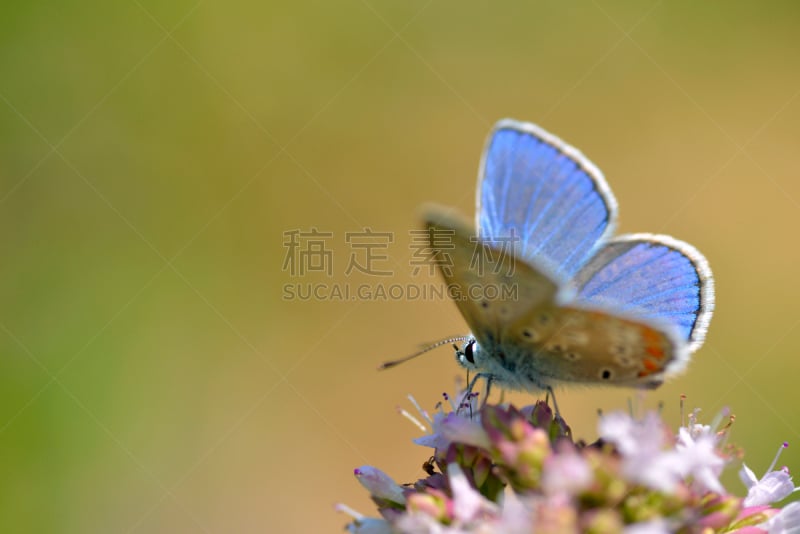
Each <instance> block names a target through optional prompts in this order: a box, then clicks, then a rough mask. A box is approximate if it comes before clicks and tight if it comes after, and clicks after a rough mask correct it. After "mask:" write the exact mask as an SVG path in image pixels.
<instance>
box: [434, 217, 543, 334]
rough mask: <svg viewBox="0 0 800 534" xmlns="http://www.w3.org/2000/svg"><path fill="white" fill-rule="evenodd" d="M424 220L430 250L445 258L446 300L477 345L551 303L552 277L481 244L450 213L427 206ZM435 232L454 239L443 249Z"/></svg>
mask: <svg viewBox="0 0 800 534" xmlns="http://www.w3.org/2000/svg"><path fill="white" fill-rule="evenodd" d="M424 218H425V224H426V227H427V229H428V235H429V236H431V237H430V239H431V241H430V245H431V247H432V248H433V249H434V251H435V252H436V254H438V255H440V256H445V255H447V256H448V258H449V261H446V262H438V265H439V267H440V272H441V273H442V275H443V276H444V278H445V281H446V282H447V285H448V290H449V292H450V296H451V297H452V298H453V300H454V301H455V302H456V304H457V305H458V308H459V310H460V311H461V313H462V315H463V316H464V319H465V320H466V321H467V324H468V325H469V326H470V328H471V329H472V332H473V334H475V335H476V336H477V337H478V338H479V340H480V341H483V338H484V336H486V335H488V336H489V337H491V336H493V335H496V334H498V333H499V331H500V329H501V328H502V327H503V326H504V325H507V324H509V323H511V322H514V321H515V320H516V319H517V318H519V317H522V316H524V315H526V314H528V313H530V311H531V310H533V309H537V308H538V307H540V306H545V305H547V306H551V305H552V303H553V302H554V299H555V296H556V293H557V292H558V285H557V284H556V283H555V282H554V281H553V279H552V278H551V277H550V276H548V275H546V274H544V273H543V272H540V271H539V270H537V269H536V268H534V267H533V266H531V265H527V264H524V263H521V262H518V261H517V260H516V259H515V257H514V255H513V254H509V253H508V251H503V250H498V249H497V248H495V247H492V246H489V245H487V244H486V243H483V242H481V241H479V240H478V239H477V238H476V236H475V230H474V229H473V228H472V227H471V226H470V225H469V224H467V223H466V222H465V221H464V220H463V219H461V218H460V217H458V216H456V215H455V214H453V212H452V210H448V209H447V208H443V207H439V206H429V207H427V208H426V209H425V211H424ZM437 234H439V235H450V236H452V239H451V241H450V242H449V243H447V244H446V245H443V244H441V243H439V242H437V241H436V238H435V237H434V236H435V235H437ZM445 247H446V248H445ZM487 258H488V259H491V260H492V261H487Z"/></svg>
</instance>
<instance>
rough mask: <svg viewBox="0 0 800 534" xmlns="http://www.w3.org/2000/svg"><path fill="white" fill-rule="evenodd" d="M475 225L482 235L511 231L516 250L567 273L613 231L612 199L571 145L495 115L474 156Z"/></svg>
mask: <svg viewBox="0 0 800 534" xmlns="http://www.w3.org/2000/svg"><path fill="white" fill-rule="evenodd" d="M477 194H478V199H477V224H478V228H479V230H480V235H481V237H483V238H484V239H486V240H487V241H493V240H495V239H499V238H508V237H510V236H516V237H517V238H518V239H519V247H520V255H519V257H520V258H522V259H524V260H526V261H530V260H532V259H536V260H537V261H538V262H539V264H540V265H541V264H546V265H548V266H549V267H550V269H551V270H554V271H556V274H558V275H559V276H560V277H561V278H566V279H569V278H572V276H574V274H575V273H576V272H577V271H578V270H579V269H580V268H581V266H582V265H584V263H586V261H588V260H589V258H590V257H591V255H592V253H593V251H594V249H595V248H596V246H598V244H599V243H601V242H603V241H604V240H605V239H606V238H608V237H609V236H610V235H611V234H612V233H613V230H614V226H615V224H616V217H617V202H616V200H615V199H614V196H613V195H612V193H611V190H610V189H609V187H608V185H607V184H606V181H605V178H603V175H602V173H601V172H600V170H599V169H598V168H597V167H595V166H594V164H593V163H592V162H591V161H589V160H588V159H587V158H586V157H584V156H583V154H581V153H580V152H579V151H578V150H577V149H575V148H573V147H571V146H569V145H567V144H566V143H564V142H563V141H562V140H561V139H559V138H557V137H555V136H553V135H551V134H549V133H547V132H545V131H544V130H542V129H541V128H539V127H538V126H536V125H533V124H530V123H522V122H517V121H513V120H510V119H506V120H502V121H500V122H498V123H497V124H496V125H495V127H494V129H493V131H492V133H491V134H490V135H489V138H488V140H487V143H486V147H485V149H484V153H483V157H482V159H481V167H480V172H479V176H478V192H477Z"/></svg>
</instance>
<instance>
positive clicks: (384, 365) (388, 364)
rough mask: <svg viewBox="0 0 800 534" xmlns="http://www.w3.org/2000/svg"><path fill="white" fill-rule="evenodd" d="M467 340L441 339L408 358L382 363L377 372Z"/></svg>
mask: <svg viewBox="0 0 800 534" xmlns="http://www.w3.org/2000/svg"><path fill="white" fill-rule="evenodd" d="M469 338H470V337H469V336H457V337H449V338H447V339H442V340H441V341H437V342H436V343H433V344H431V345H428V346H427V347H424V348H423V349H421V350H418V351H417V352H415V353H414V354H410V355H408V356H405V357H403V358H399V359H397V360H391V361H388V362H384V363H382V364H380V365H379V366H378V370H379V371H383V370H384V369H390V368H392V367H395V366H397V365H400V364H401V363H405V362H407V361H408V360H411V359H413V358H416V357H417V356H421V355H423V354H425V353H426V352H428V351H431V350H433V349H438V348H439V347H441V346H442V345H450V344H451V343H455V342H456V341H466V340H468V339H469Z"/></svg>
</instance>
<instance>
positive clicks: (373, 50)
mask: <svg viewBox="0 0 800 534" xmlns="http://www.w3.org/2000/svg"><path fill="white" fill-rule="evenodd" d="M799 24H800V8H798V7H797V5H796V3H794V2H789V1H786V2H760V3H751V2H724V3H723V2H709V3H702V4H701V3H698V2H692V1H689V0H685V1H669V2H662V1H656V2H652V1H648V2H634V1H628V2H617V1H609V0H596V1H590V2H570V3H569V4H562V3H556V2H527V3H516V4H506V3H503V4H502V5H501V4H497V3H488V2H464V1H460V2H454V1H451V2H442V1H427V0H423V1H408V2H393V3H386V2H377V1H374V0H353V1H345V2H325V1H301V2H284V3H276V2H267V3H259V2H236V1H234V2H225V3H223V2H219V1H215V0H202V1H200V2H196V1H194V0H188V1H183V0H182V1H178V2H169V3H168V2H156V1H154V0H131V1H123V2H99V1H95V2H79V3H76V2H73V3H62V2H52V1H51V2H46V1H38V0H33V1H30V2H5V3H3V5H2V6H0V217H1V218H2V220H0V249H1V250H2V258H3V259H2V261H1V262H0V299H1V300H0V302H2V305H1V306H0V349H2V350H1V352H0V355H1V356H2V357H0V480H2V484H1V485H0V488H2V489H1V490H0V531H3V532H82V533H85V532H207V533H208V532H298V531H305V532H323V531H339V530H340V529H341V527H342V526H343V525H344V524H345V522H346V521H347V518H346V517H345V516H343V515H340V514H337V513H336V512H334V510H333V504H334V503H336V502H339V501H343V502H346V503H348V504H350V505H352V506H353V507H355V508H357V509H359V510H360V511H362V512H364V513H372V510H373V506H372V505H371V503H370V502H369V500H368V498H367V495H366V492H365V491H363V490H362V489H361V488H360V486H359V485H358V483H357V482H356V481H355V479H354V478H353V476H352V469H353V468H354V467H356V466H359V465H362V464H366V463H370V464H374V465H377V466H379V467H381V468H382V469H384V470H385V471H387V472H388V473H389V474H391V475H392V476H393V477H395V478H396V479H397V480H399V481H412V480H415V479H416V478H417V477H419V476H421V475H422V470H421V465H422V463H423V461H424V460H425V459H426V458H427V456H428V451H427V450H425V449H422V448H419V447H416V446H414V445H412V444H411V443H410V440H411V439H412V438H414V437H416V436H417V435H418V431H417V430H416V429H415V428H414V427H413V426H412V425H410V424H409V423H408V422H407V421H405V420H404V419H402V418H400V417H399V416H398V415H397V414H396V412H395V406H396V405H401V406H408V402H407V401H406V400H405V395H407V394H409V393H411V394H413V395H415V396H416V398H417V399H419V400H420V402H421V403H422V404H423V405H424V406H426V407H429V408H430V407H432V406H433V404H434V403H435V402H437V401H438V399H439V395H440V392H442V391H445V390H448V391H450V390H452V389H453V384H454V380H455V379H456V377H460V376H462V373H461V372H460V371H459V370H458V368H457V367H456V365H455V364H454V362H453V356H452V354H451V353H450V351H448V350H445V349H442V350H440V351H437V352H433V353H431V354H428V355H426V356H425V357H424V358H421V359H419V360H416V361H414V362H412V363H408V364H406V365H403V366H401V367H399V368H397V369H395V370H392V371H391V372H383V373H378V372H376V371H375V367H376V365H377V364H378V363H380V362H381V361H383V360H385V359H388V358H393V357H398V356H402V355H404V354H407V353H409V352H411V351H413V350H414V349H415V348H416V347H417V345H418V344H419V343H421V342H425V341H430V340H435V339H439V338H442V337H444V336H447V335H453V334H459V333H465V331H466V327H465V325H464V323H463V320H462V319H461V318H460V316H459V314H458V312H457V310H456V308H455V306H454V305H453V304H452V303H451V302H447V301H444V300H435V301H427V302H426V301H421V300H416V301H415V300H408V299H398V300H391V299H390V300H384V301H381V300H360V301H344V302H343V301H329V300H316V299H311V300H309V301H299V300H294V301H289V300H285V299H283V298H282V297H283V295H282V292H283V289H282V288H283V286H284V284H293V283H297V282H302V283H315V284H316V283H334V282H336V283H350V284H357V283H366V284H368V285H369V286H370V287H374V286H376V285H378V284H379V283H386V282H387V280H388V281H391V282H397V283H402V284H406V283H421V282H430V283H436V282H437V279H436V278H434V277H427V276H423V275H418V276H412V273H411V268H410V267H409V264H408V256H409V254H410V253H411V249H410V248H409V244H410V236H409V230H411V229H415V228H417V225H418V211H417V210H418V207H419V205H420V204H421V203H423V202H426V201H438V202H441V203H445V204H450V205H455V206H457V207H458V208H459V209H460V210H461V211H463V212H464V213H465V214H467V215H469V216H472V213H473V210H474V207H473V206H474V186H475V176H476V172H477V166H478V159H479V155H480V150H481V147H482V145H483V141H484V137H485V135H486V133H487V132H488V130H489V129H490V127H491V125H492V124H493V123H494V122H495V121H496V120H497V119H499V118H502V117H506V116H509V117H515V118H518V119H523V120H529V121H533V122H536V123H538V124H540V125H542V126H543V127H545V128H546V129H548V130H550V131H552V132H554V133H556V134H557V135H559V136H561V137H563V138H564V139H566V140H567V141H568V142H570V143H571V144H574V145H576V146H577V147H579V148H580V149H581V150H582V151H583V152H584V153H586V154H587V155H588V156H589V157H590V158H591V159H592V160H593V161H594V162H595V163H596V164H597V165H598V166H599V167H600V168H601V169H602V170H603V171H604V172H605V174H606V177H607V178H608V180H609V182H610V184H611V186H612V188H613V190H614V192H615V193H616V195H617V198H618V200H619V202H620V213H621V228H620V230H621V231H623V232H634V231H651V232H661V233H668V234H672V235H674V236H676V237H678V238H681V239H684V240H687V241H689V242H691V243H692V244H694V245H696V246H697V247H698V248H699V249H700V250H701V251H703V252H704V254H705V255H706V256H707V257H708V258H709V260H710V262H711V265H712V267H713V269H714V274H715V275H716V280H717V312H716V314H715V316H714V320H713V321H712V323H711V328H710V333H709V338H708V341H707V343H706V345H705V346H704V347H703V349H702V350H701V351H700V352H699V353H697V354H696V355H695V358H694V361H693V363H692V365H691V368H690V370H689V372H688V374H686V375H685V376H683V377H681V378H679V379H676V380H674V381H672V382H670V383H669V384H667V385H666V386H664V387H663V388H661V389H660V390H658V391H656V392H654V393H653V394H651V395H649V396H648V397H647V400H646V403H647V405H648V406H656V405H657V404H658V403H659V402H663V403H664V405H665V417H666V418H667V420H668V421H670V422H672V423H673V424H674V425H677V424H678V421H679V415H678V398H679V395H680V394H681V393H685V394H686V395H687V396H688V401H687V404H688V406H689V407H695V406H698V407H702V408H703V412H702V417H705V419H706V420H708V419H710V418H711V417H712V416H713V415H714V414H715V413H717V412H718V411H719V410H720V409H721V408H722V407H724V406H728V407H730V408H731V410H732V411H733V412H734V413H735V414H736V416H737V419H736V423H735V425H734V427H733V430H732V436H731V439H732V441H734V442H736V443H737V444H739V445H741V446H742V447H743V449H744V450H745V451H746V459H747V461H748V464H749V465H750V466H751V467H752V468H754V470H755V471H756V472H757V473H758V474H759V475H761V474H762V473H763V471H764V470H765V469H766V467H767V466H768V464H769V462H770V461H771V459H772V456H773V453H774V451H775V450H776V449H777V447H778V445H779V444H780V443H781V442H783V441H784V440H786V441H789V442H793V443H797V446H798V448H792V447H790V448H789V449H788V450H787V451H786V453H785V454H784V457H783V458H782V463H784V464H787V465H789V466H790V468H792V467H793V468H794V469H795V471H797V470H800V452H797V451H798V450H800V430H799V429H800V416H799V415H800V413H799V412H800V410H799V409H798V389H797V388H798V386H797V383H798V376H799V375H800V363H799V362H800V358H798V350H799V349H800V328H799V327H798V324H799V323H800V309H799V307H798V302H800V300H798V296H799V293H800V291H798V285H797V281H796V276H797V272H798V265H799V264H800V247H798V246H797V239H798V237H797V235H798V234H797V232H798V226H800V210H798V208H799V207H800V180H799V179H798V165H797V151H798V142H799V141H800V97H799V95H800V70H798V69H797V59H798V56H799V55H800V39H798V37H797V27H798V25H799ZM312 227H316V228H317V229H319V231H321V232H330V233H332V234H333V237H332V239H331V240H330V242H329V249H330V250H331V251H332V261H333V263H332V277H331V278H329V277H328V276H327V275H325V274H324V273H319V272H314V273H307V274H306V275H305V276H302V277H300V276H293V275H292V273H291V272H289V271H286V270H283V269H282V266H283V263H284V260H285V256H286V254H287V251H288V249H287V248H285V247H284V240H285V235H284V233H285V232H287V231H290V230H294V229H300V230H309V229H311V228H312ZM365 227H368V228H371V229H372V230H374V231H376V232H394V236H395V239H394V242H393V243H392V244H391V245H390V246H389V247H388V249H387V250H386V251H385V252H383V254H386V255H388V256H389V260H386V261H385V262H383V263H380V264H376V265H380V266H381V267H387V266H388V267H391V270H392V271H393V276H392V277H390V278H388V279H378V278H376V277H368V276H366V275H362V274H358V273H354V274H352V275H351V276H349V277H348V276H345V274H344V272H345V268H346V266H347V263H348V261H349V256H350V252H351V248H350V245H349V244H348V243H346V240H345V233H346V232H357V231H361V230H362V229H363V228H365ZM630 396H631V392H629V391H621V390H620V391H617V390H614V391H608V390H603V389H578V390H567V391H563V392H561V394H560V396H559V402H560V404H561V407H562V410H563V412H564V415H565V416H566V418H567V420H568V421H569V422H570V423H571V425H572V427H573V431H574V432H575V434H576V435H577V436H582V437H585V438H587V439H593V437H594V436H595V421H596V415H595V414H596V410H597V409H603V410H611V409H614V408H624V407H625V406H626V402H627V399H628V398H629V397H630ZM507 398H510V399H512V400H514V401H516V402H522V403H529V402H531V401H532V397H531V396H530V395H517V394H515V395H510V396H508V397H507ZM735 467H736V468H738V466H735ZM727 481H728V486H729V488H730V489H731V490H735V491H738V492H740V493H741V492H742V490H743V488H742V487H740V485H739V483H738V481H736V479H735V469H731V471H730V473H729V475H728V477H727Z"/></svg>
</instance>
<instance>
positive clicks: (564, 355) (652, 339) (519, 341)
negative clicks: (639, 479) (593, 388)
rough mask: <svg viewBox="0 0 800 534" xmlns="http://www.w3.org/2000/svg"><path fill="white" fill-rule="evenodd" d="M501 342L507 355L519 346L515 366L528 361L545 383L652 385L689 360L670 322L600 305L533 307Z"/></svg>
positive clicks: (641, 386)
mask: <svg viewBox="0 0 800 534" xmlns="http://www.w3.org/2000/svg"><path fill="white" fill-rule="evenodd" d="M543 319H546V321H543ZM545 323H546V326H547V328H542V325H543V324H545ZM503 341H504V345H505V346H504V347H503V351H504V352H506V353H508V354H513V351H514V350H515V347H519V349H518V350H519V351H520V355H521V356H520V360H521V363H522V364H521V365H519V366H518V367H519V370H521V371H523V372H526V371H525V369H526V366H525V365H524V363H525V362H530V363H529V365H528V366H527V372H529V373H530V372H533V373H536V375H538V376H539V377H545V379H544V380H542V378H539V380H540V381H544V382H545V383H559V382H561V383H570V382H571V383H579V384H608V385H614V386H627V387H639V388H655V387H658V386H659V385H661V384H662V383H663V382H664V378H665V377H666V376H669V375H673V374H675V373H677V372H679V371H681V370H682V369H683V368H684V367H685V366H686V364H687V363H688V360H689V354H688V352H687V350H686V344H685V343H684V342H683V341H682V340H681V339H680V337H679V336H678V335H677V333H676V332H675V330H674V329H673V328H671V327H670V326H669V325H667V324H660V323H657V322H653V321H647V320H642V319H641V318H639V317H634V316H626V315H624V314H620V313H618V312H617V311H616V310H614V311H613V312H612V311H611V310H607V309H603V308H600V307H595V308H584V307H580V306H574V305H572V306H553V307H551V308H549V309H543V310H537V311H535V312H533V313H531V314H529V315H527V316H525V317H522V318H520V319H519V320H518V321H517V322H516V324H513V325H511V326H510V328H509V330H508V331H506V332H504V333H503Z"/></svg>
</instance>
